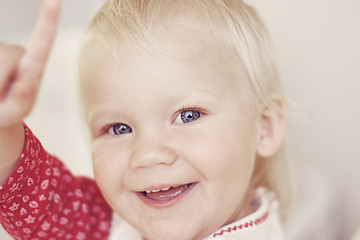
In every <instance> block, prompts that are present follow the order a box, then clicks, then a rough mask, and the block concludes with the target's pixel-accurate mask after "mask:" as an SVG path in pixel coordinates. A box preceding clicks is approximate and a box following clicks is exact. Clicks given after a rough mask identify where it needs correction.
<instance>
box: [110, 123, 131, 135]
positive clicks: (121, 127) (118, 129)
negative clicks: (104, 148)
mask: <svg viewBox="0 0 360 240" xmlns="http://www.w3.org/2000/svg"><path fill="white" fill-rule="evenodd" d="M131 132H132V129H131V127H129V126H128V125H126V124H122V123H117V124H114V125H113V126H112V127H110V128H109V133H110V134H114V135H122V134H126V133H131Z"/></svg>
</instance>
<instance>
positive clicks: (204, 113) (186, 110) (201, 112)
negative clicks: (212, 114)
mask: <svg viewBox="0 0 360 240" xmlns="http://www.w3.org/2000/svg"><path fill="white" fill-rule="evenodd" d="M189 111H193V112H199V113H200V116H199V117H198V118H197V119H196V120H194V121H191V122H195V121H197V120H198V119H199V118H201V117H203V116H204V115H206V114H207V112H206V111H205V110H204V109H203V108H199V107H186V108H181V109H180V110H179V111H177V112H176V114H175V119H174V121H173V123H175V121H176V119H177V118H178V117H179V116H181V113H183V112H189ZM191 122H189V123H191ZM180 124H186V123H184V122H182V123H180Z"/></svg>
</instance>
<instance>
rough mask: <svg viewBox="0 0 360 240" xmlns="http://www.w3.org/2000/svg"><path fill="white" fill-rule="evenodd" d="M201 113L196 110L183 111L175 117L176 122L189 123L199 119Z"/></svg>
mask: <svg viewBox="0 0 360 240" xmlns="http://www.w3.org/2000/svg"><path fill="white" fill-rule="evenodd" d="M200 117H201V113H200V112H199V111H195V110H186V111H182V112H181V113H180V114H179V115H178V116H177V117H176V119H175V123H188V122H193V121H196V120H198V119H199V118H200Z"/></svg>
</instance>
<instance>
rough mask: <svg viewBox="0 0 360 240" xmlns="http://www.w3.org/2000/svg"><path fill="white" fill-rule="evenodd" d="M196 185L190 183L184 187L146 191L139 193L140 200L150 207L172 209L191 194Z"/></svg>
mask: <svg viewBox="0 0 360 240" xmlns="http://www.w3.org/2000/svg"><path fill="white" fill-rule="evenodd" d="M195 185H196V183H188V184H184V185H178V186H172V187H162V188H158V189H157V188H152V189H151V190H145V191H143V192H138V196H139V197H140V199H141V200H142V201H143V202H144V203H145V204H147V205H148V206H150V207H154V208H165V207H170V206H172V205H173V204H175V203H176V202H178V201H179V200H180V199H181V198H182V197H183V196H185V195H186V194H187V193H188V192H190V191H191V190H192V189H193V188H194V187H195Z"/></svg>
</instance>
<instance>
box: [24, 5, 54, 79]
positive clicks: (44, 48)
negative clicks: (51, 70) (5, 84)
mask: <svg viewBox="0 0 360 240" xmlns="http://www.w3.org/2000/svg"><path fill="white" fill-rule="evenodd" d="M60 5H61V4H60V0H45V1H44V4H43V7H42V10H41V12H40V16H39V19H38V21H37V24H36V26H35V28H34V31H33V33H32V36H31V38H30V44H29V46H28V50H27V52H26V53H25V55H24V57H23V59H22V61H21V63H20V68H19V72H18V74H19V76H18V78H19V80H20V79H24V80H25V81H36V82H37V81H38V80H40V79H41V76H42V74H43V72H44V69H45V66H46V62H47V59H48V57H49V54H50V51H51V47H52V45H53V42H54V39H55V35H56V30H57V24H58V19H59V15H60V8H61V6H60Z"/></svg>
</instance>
